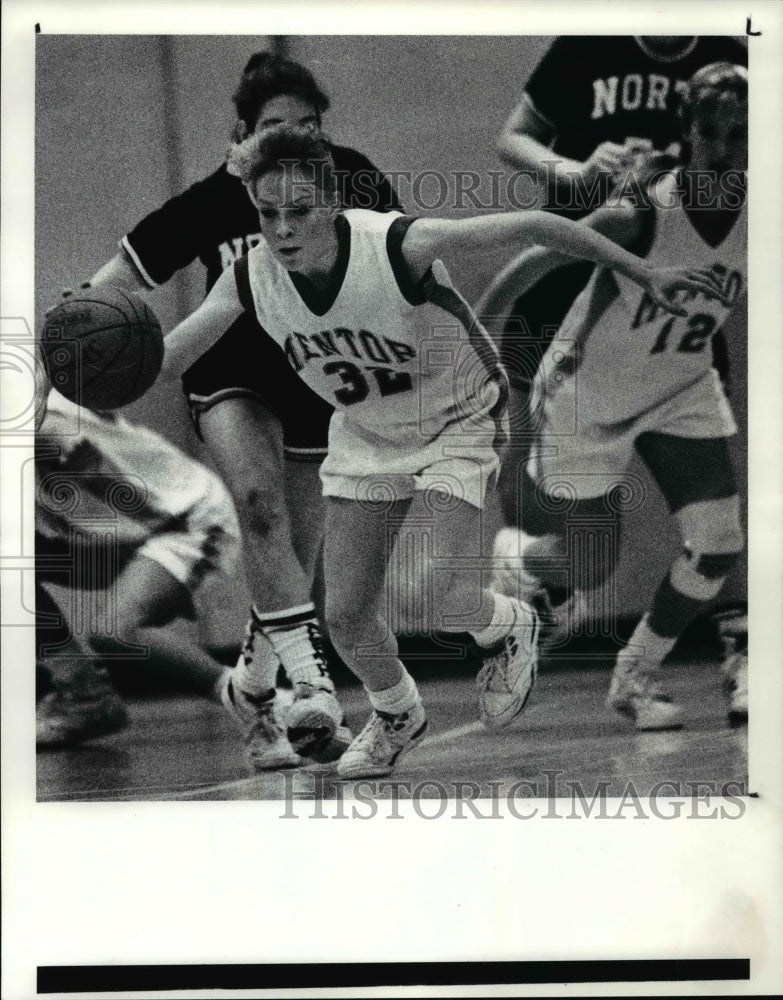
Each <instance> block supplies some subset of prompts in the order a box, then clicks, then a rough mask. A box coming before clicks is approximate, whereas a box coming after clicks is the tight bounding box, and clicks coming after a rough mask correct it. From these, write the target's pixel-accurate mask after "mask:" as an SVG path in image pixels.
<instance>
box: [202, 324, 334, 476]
mask: <svg viewBox="0 0 783 1000" xmlns="http://www.w3.org/2000/svg"><path fill="white" fill-rule="evenodd" d="M182 388H183V390H184V392H185V395H186V396H187V397H188V402H189V404H190V413H191V417H192V419H193V423H194V425H195V428H196V433H197V434H198V435H199V437H201V432H200V430H199V420H200V418H201V414H202V413H205V412H206V411H207V410H210V409H211V408H212V407H213V406H216V405H217V404H218V403H221V402H223V400H226V399H254V400H256V401H257V402H258V403H260V404H261V405H262V406H263V407H264V408H265V409H268V410H270V411H271V412H272V413H274V414H275V416H276V417H278V419H279V420H280V423H281V424H282V426H283V444H284V447H285V455H286V458H289V459H293V460H297V461H305V462H306V461H321V459H322V458H323V457H324V456H325V455H326V452H327V444H328V438H329V421H330V420H331V416H332V413H333V407H331V406H329V404H328V403H325V402H324V401H323V400H322V399H321V398H320V396H317V395H316V394H315V393H314V392H313V391H312V390H311V389H309V388H308V387H307V386H306V385H305V383H304V382H303V381H302V380H301V379H300V378H299V376H298V375H297V374H296V373H295V372H294V370H293V369H292V368H291V366H290V365H289V363H288V361H287V360H286V358H285V355H284V354H283V352H282V350H281V349H280V348H279V347H278V346H277V344H276V343H275V342H274V341H273V340H272V338H271V337H270V336H269V335H268V334H267V333H265V332H264V330H263V329H262V327H261V326H259V324H258V323H257V322H256V321H255V320H254V319H252V318H251V317H250V316H242V317H241V318H240V319H238V320H237V321H236V323H234V324H233V326H231V327H230V329H229V330H227V331H226V333H224V334H223V336H222V337H221V338H220V340H219V341H218V342H217V343H216V344H215V345H214V346H213V347H211V348H210V349H209V350H208V351H207V352H206V354H203V355H202V356H201V357H200V358H199V359H198V361H197V362H196V363H195V364H194V365H192V366H191V367H190V368H189V369H188V370H187V371H186V372H185V374H184V375H183V376H182Z"/></svg>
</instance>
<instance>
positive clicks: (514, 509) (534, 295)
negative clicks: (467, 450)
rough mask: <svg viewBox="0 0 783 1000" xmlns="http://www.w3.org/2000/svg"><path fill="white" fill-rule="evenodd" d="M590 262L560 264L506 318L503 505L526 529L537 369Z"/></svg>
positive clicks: (512, 522)
mask: <svg viewBox="0 0 783 1000" xmlns="http://www.w3.org/2000/svg"><path fill="white" fill-rule="evenodd" d="M591 272H592V264H589V263H585V262H579V263H575V264H571V265H569V266H568V267H564V268H559V269H558V271H557V273H556V274H551V275H548V276H547V277H545V278H543V279H542V280H541V281H540V282H539V283H538V284H537V285H536V286H535V287H534V288H532V289H530V291H528V292H527V293H526V294H525V295H524V296H522V297H521V298H519V299H517V300H516V302H515V303H514V306H513V308H512V310H511V313H510V314H509V316H508V317H506V319H505V324H504V328H503V337H502V340H501V358H502V360H503V365H504V367H505V369H506V371H507V373H508V376H509V381H510V383H511V394H510V400H509V417H510V420H511V442H510V448H509V450H508V453H507V456H506V459H505V460H504V463H503V467H502V469H501V472H500V476H499V479H498V493H499V495H500V502H501V510H502V513H503V518H504V524H505V527H507V528H520V529H522V530H525V529H524V525H523V523H522V520H521V518H522V511H521V509H520V505H519V489H518V480H517V476H518V474H519V473H520V472H521V471H522V470H523V469H524V468H525V466H526V465H527V461H528V459H529V457H530V450H531V447H532V445H533V442H534V439H535V432H536V429H537V422H536V415H535V413H534V412H533V410H532V401H533V392H532V387H533V382H534V378H535V374H536V371H537V369H538V366H539V364H540V362H541V359H542V357H543V356H544V354H545V352H546V350H547V348H548V347H549V345H550V343H551V342H552V338H553V337H554V335H555V333H556V332H557V329H558V327H559V326H560V325H561V323H562V321H563V319H564V318H565V315H566V313H567V312H568V310H569V309H570V308H571V305H572V304H573V301H574V299H575V298H576V296H577V295H578V294H579V292H580V291H581V290H582V289H583V288H584V287H585V285H586V284H587V282H588V280H589V278H590V274H591Z"/></svg>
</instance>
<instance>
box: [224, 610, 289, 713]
mask: <svg viewBox="0 0 783 1000" xmlns="http://www.w3.org/2000/svg"><path fill="white" fill-rule="evenodd" d="M279 667H280V660H279V659H278V656H277V653H276V652H275V651H274V648H273V647H272V644H271V643H270V642H269V640H268V639H267V637H266V636H265V635H264V633H263V632H262V631H261V629H260V628H259V626H258V625H257V624H256V621H255V616H254V610H253V608H251V609H250V619H249V621H248V623H247V626H246V628H245V641H244V643H243V644H242V652H241V654H240V657H239V660H238V662H237V665H236V667H235V668H234V670H233V671H232V677H233V682H234V684H235V686H236V687H237V688H239V690H240V691H244V692H245V694H249V695H252V696H253V697H254V698H257V697H258V696H259V695H262V694H267V692H269V691H274V690H275V687H276V685H277V671H278V669H279Z"/></svg>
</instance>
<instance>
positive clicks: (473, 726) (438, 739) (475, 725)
mask: <svg viewBox="0 0 783 1000" xmlns="http://www.w3.org/2000/svg"><path fill="white" fill-rule="evenodd" d="M483 728H484V727H483V725H482V724H481V723H480V722H468V723H465V724H464V725H462V726H455V727H454V728H453V729H447V730H446V731H445V732H444V733H437V734H436V735H435V736H425V738H424V739H423V740H422V741H421V743H419V744H418V746H417V747H416V751H418V750H422V749H424V748H425V747H432V746H437V745H439V744H442V743H448V742H450V741H451V740H458V739H460V737H462V736H468V735H470V734H471V733H474V732H477V731H478V730H480V729H483ZM413 759H414V760H415V757H414V758H413ZM279 773H280V772H279V771H274V772H270V774H276V775H279ZM291 773H292V774H299V773H302V772H301V771H299V770H297V769H292V771H291ZM263 778H264V776H263V775H254V776H252V777H248V778H236V779H234V780H232V781H224V782H220V783H219V784H216V785H209V786H207V787H206V788H197V789H191V790H189V791H184V792H179V793H173V794H171V795H169V796H167V798H168V799H172V800H173V799H184V798H193V797H195V796H202V795H210V794H213V793H215V792H227V791H240V790H241V789H242V788H257V787H258V782H259V780H263Z"/></svg>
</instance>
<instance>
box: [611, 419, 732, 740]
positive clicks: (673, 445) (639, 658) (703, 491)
mask: <svg viewBox="0 0 783 1000" xmlns="http://www.w3.org/2000/svg"><path fill="white" fill-rule="evenodd" d="M637 448H638V450H639V453H640V455H641V456H642V458H643V459H644V461H645V463H646V464H647V466H648V467H649V469H650V471H651V473H652V475H653V477H654V478H655V480H656V482H657V483H658V485H659V487H660V489H661V491H662V493H663V495H664V497H665V498H666V501H667V503H668V505H669V509H670V510H671V512H672V514H673V515H674V517H675V518H676V520H677V524H678V526H679V529H680V534H681V536H682V541H683V551H682V553H681V555H679V556H678V557H677V559H675V560H674V562H673V563H672V566H671V568H670V570H669V572H668V574H667V575H666V577H665V578H664V580H663V581H662V582H661V584H660V585H659V587H658V590H657V591H656V594H655V597H654V598H653V603H652V606H651V608H650V609H649V611H648V612H647V613H646V614H645V615H644V617H643V618H642V620H641V622H640V623H639V625H638V626H637V628H636V630H635V631H634V633H633V634H632V636H631V638H630V639H629V641H628V646H627V647H626V649H625V650H623V651H622V652H621V654H620V656H619V657H618V663H617V667H616V668H615V673H614V676H613V680H612V689H611V690H610V698H609V701H610V704H611V705H612V706H613V707H614V708H616V709H618V710H619V711H621V712H624V713H625V714H628V715H630V716H631V717H632V718H634V719H635V721H636V725H637V728H673V727H677V726H679V725H681V724H682V714H681V712H680V711H679V709H678V708H677V706H674V705H673V703H672V702H671V699H669V698H667V696H666V695H665V693H663V692H662V691H661V690H660V687H659V685H658V684H657V681H656V678H655V674H656V672H657V670H658V668H659V667H660V664H661V663H662V662H663V659H664V658H665V656H666V655H667V653H668V652H669V651H670V650H671V649H672V648H673V646H674V644H675V642H676V641H677V638H678V637H679V635H680V633H681V632H682V630H683V629H684V628H685V626H686V625H687V624H688V622H689V621H691V620H692V619H693V618H694V617H695V616H696V615H698V614H700V613H701V612H702V611H704V610H705V609H706V608H707V607H708V606H709V604H710V602H711V601H712V600H714V598H715V597H716V596H717V595H718V593H719V592H720V589H721V587H722V586H723V583H724V581H725V579H726V577H727V575H728V573H729V571H730V570H731V567H732V566H733V565H734V563H735V562H736V560H737V558H738V557H739V555H740V553H741V551H742V547H743V545H744V534H743V530H742V526H741V522H740V504H739V497H738V495H737V485H736V479H735V475H734V470H733V466H732V463H731V458H730V456H729V452H728V446H727V439H726V438H724V437H717V438H687V437H677V436H675V435H671V434H662V433H647V434H643V435H641V436H640V438H639V440H638V442H637Z"/></svg>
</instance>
